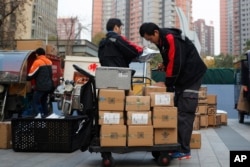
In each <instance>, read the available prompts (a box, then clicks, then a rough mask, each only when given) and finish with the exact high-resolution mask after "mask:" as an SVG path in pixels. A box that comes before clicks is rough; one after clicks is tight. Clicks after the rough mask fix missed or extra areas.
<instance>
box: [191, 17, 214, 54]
mask: <svg viewBox="0 0 250 167" xmlns="http://www.w3.org/2000/svg"><path fill="white" fill-rule="evenodd" d="M194 29H195V32H196V33H197V35H198V38H199V41H200V45H201V52H200V54H201V55H205V56H213V55H214V27H213V26H208V25H206V23H205V20H204V19H199V20H197V21H195V22H194Z"/></svg>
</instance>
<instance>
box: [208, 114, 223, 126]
mask: <svg viewBox="0 0 250 167" xmlns="http://www.w3.org/2000/svg"><path fill="white" fill-rule="evenodd" d="M208 125H209V126H220V125H221V115H220V114H214V115H208Z"/></svg>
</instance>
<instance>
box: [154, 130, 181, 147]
mask: <svg viewBox="0 0 250 167" xmlns="http://www.w3.org/2000/svg"><path fill="white" fill-rule="evenodd" d="M175 143H177V128H175V129H173V128H155V129H154V144H175Z"/></svg>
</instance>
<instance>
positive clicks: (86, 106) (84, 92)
mask: <svg viewBox="0 0 250 167" xmlns="http://www.w3.org/2000/svg"><path fill="white" fill-rule="evenodd" d="M80 103H81V105H82V108H81V110H80V111H79V114H80V115H87V116H89V117H93V114H94V113H93V110H94V109H95V91H94V90H93V83H92V82H90V81H88V82H87V83H85V84H84V85H83V86H82V87H81V92H80Z"/></svg>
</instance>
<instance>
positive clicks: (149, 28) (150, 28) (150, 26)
mask: <svg viewBox="0 0 250 167" xmlns="http://www.w3.org/2000/svg"><path fill="white" fill-rule="evenodd" d="M155 30H158V31H159V30H160V28H159V27H158V26H157V25H156V24H155V23H151V22H148V23H143V24H142V25H141V27H140V30H139V32H140V35H141V37H144V35H145V34H147V35H154V31H155Z"/></svg>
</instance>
